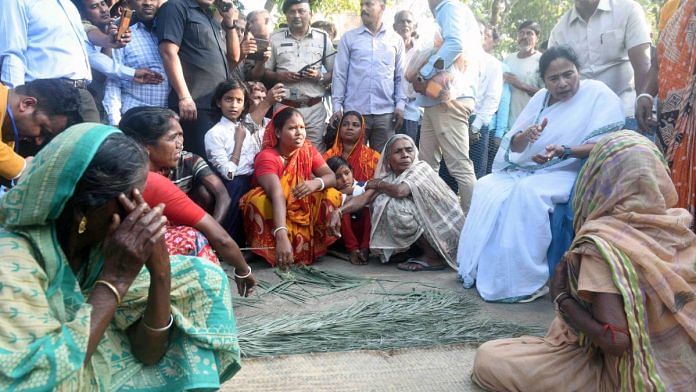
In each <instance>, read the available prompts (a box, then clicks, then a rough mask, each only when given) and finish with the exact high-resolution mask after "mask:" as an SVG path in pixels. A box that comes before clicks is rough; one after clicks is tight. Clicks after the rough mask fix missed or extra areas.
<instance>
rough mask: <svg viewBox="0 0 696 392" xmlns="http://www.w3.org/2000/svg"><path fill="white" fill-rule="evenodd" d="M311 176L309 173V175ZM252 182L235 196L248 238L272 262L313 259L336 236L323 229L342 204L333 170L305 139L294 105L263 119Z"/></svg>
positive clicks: (318, 255)
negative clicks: (268, 119)
mask: <svg viewBox="0 0 696 392" xmlns="http://www.w3.org/2000/svg"><path fill="white" fill-rule="evenodd" d="M312 176H314V178H312ZM254 180H255V181H256V182H257V183H258V185H259V186H257V187H255V188H253V189H252V190H251V191H249V192H248V193H247V194H245V195H244V196H243V197H242V199H241V200H240V202H239V204H240V208H241V209H242V213H243V218H242V219H243V222H242V224H243V227H244V232H245V234H246V236H247V243H248V244H249V245H250V246H251V248H252V250H253V251H254V253H256V254H258V255H259V256H261V257H263V258H264V259H266V260H267V261H268V262H269V263H270V264H271V265H272V266H276V265H278V266H281V267H285V266H288V265H290V264H294V263H301V264H305V265H309V264H312V263H313V262H314V261H315V260H316V259H317V258H319V257H321V256H323V255H324V254H325V253H326V251H327V249H328V247H329V245H331V244H332V243H333V242H335V241H336V237H334V236H331V235H330V234H329V232H328V230H326V225H327V223H328V217H329V215H330V214H331V212H333V210H335V209H337V208H339V207H340V206H341V193H340V192H339V191H337V190H336V189H334V188H333V186H334V185H335V183H336V177H335V175H334V173H333V172H332V171H331V169H329V167H328V166H327V165H326V162H325V161H324V159H323V158H322V157H321V155H320V154H319V152H318V151H317V150H316V149H315V148H314V147H313V146H312V145H311V143H310V142H309V141H308V140H307V139H306V131H305V126H304V120H303V118H302V115H301V114H300V112H299V111H297V110H295V109H292V108H283V109H281V110H279V111H278V112H277V113H276V114H275V115H274V116H273V120H272V121H271V122H270V123H269V124H268V127H267V129H266V132H265V134H264V140H263V147H262V150H261V152H260V153H259V154H258V155H257V156H256V159H255V161H254Z"/></svg>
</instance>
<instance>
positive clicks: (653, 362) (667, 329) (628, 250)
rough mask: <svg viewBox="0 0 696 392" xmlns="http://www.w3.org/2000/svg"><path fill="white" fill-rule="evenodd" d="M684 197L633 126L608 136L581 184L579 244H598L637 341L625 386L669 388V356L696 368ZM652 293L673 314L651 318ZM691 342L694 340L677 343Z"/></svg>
mask: <svg viewBox="0 0 696 392" xmlns="http://www.w3.org/2000/svg"><path fill="white" fill-rule="evenodd" d="M676 203H677V193H676V191H675V188H674V185H673V184H672V181H671V180H670V177H669V170H668V168H667V164H666V162H665V160H664V158H663V157H662V154H661V153H660V151H659V150H658V149H657V147H656V146H655V144H654V143H652V142H650V141H649V140H647V139H646V138H644V137H643V136H640V135H639V134H637V133H635V132H631V131H620V132H616V133H614V134H611V135H609V136H606V137H604V138H603V139H601V140H600V141H599V142H598V143H597V144H596V146H595V147H594V149H593V150H592V153H591V154H590V156H589V158H588V161H587V163H586V164H585V166H584V167H583V169H582V171H581V172H580V174H579V176H578V180H577V183H576V194H575V198H574V199H573V207H574V209H575V223H574V225H575V230H576V232H577V234H576V238H575V240H574V242H573V246H572V248H573V249H574V248H578V247H580V245H582V244H590V245H593V246H594V247H596V249H597V250H598V251H599V255H601V259H602V260H603V261H605V262H606V263H607V264H608V265H609V267H610V269H611V272H612V279H613V281H614V284H615V285H616V287H617V289H618V290H619V292H620V293H621V296H622V297H623V303H624V311H625V313H626V318H627V320H628V331H629V334H630V337H631V345H632V347H631V353H630V354H629V355H625V356H624V357H622V359H621V365H620V369H619V370H620V374H621V378H622V384H621V385H622V386H624V389H631V388H630V387H629V386H633V387H634V389H658V390H659V389H664V385H663V384H664V382H663V381H664V380H663V378H664V376H665V374H668V373H671V376H672V377H673V376H674V375H675V374H676V373H678V372H677V371H672V372H669V371H668V372H667V373H665V372H664V370H666V369H667V368H669V367H670V366H672V367H673V365H670V364H669V363H667V362H661V361H663V360H665V361H667V360H669V359H673V358H680V359H679V361H680V362H684V363H685V364H684V366H687V367H688V366H691V368H692V369H693V367H694V364H695V363H696V355H695V354H694V351H693V348H690V347H693V346H694V341H696V270H695V269H694V268H695V267H696V265H694V258H695V257H696V235H694V234H693V233H692V232H691V231H690V230H689V225H690V223H691V220H692V217H691V215H690V214H689V213H688V212H687V211H686V210H684V209H681V208H673V207H674V206H675V205H676ZM573 275H574V273H573V272H571V279H570V280H571V288H572V291H575V292H576V291H577V287H576V286H577V282H574V279H573ZM644 296H648V298H650V299H651V300H653V301H656V303H661V305H662V306H663V308H664V313H669V314H670V316H672V317H669V318H667V317H660V318H659V319H658V320H654V319H647V317H646V309H645V306H646V305H645V304H646V301H645V300H644V298H643V297H644ZM667 336H669V338H666V337H667ZM670 341H671V343H670ZM683 341H687V342H688V341H690V343H691V344H686V345H685V344H681V343H680V344H677V345H676V346H677V348H675V345H674V342H683ZM682 346H683V347H682ZM689 346H690V347H689ZM680 381H681V382H682V383H683V382H684V380H680ZM672 382H673V383H674V382H675V381H674V380H672ZM676 383H677V384H679V381H676ZM646 385H649V386H647V387H646ZM641 386H642V388H641Z"/></svg>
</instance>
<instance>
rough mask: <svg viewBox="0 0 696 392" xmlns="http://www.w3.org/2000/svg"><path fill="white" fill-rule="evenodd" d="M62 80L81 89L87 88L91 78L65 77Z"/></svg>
mask: <svg viewBox="0 0 696 392" xmlns="http://www.w3.org/2000/svg"><path fill="white" fill-rule="evenodd" d="M61 80H62V81H64V82H65V83H67V84H69V85H71V86H73V87H75V88H81V89H85V88H87V85H88V84H89V80H87V79H65V78H63V79H61Z"/></svg>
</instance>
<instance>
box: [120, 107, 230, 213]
mask: <svg viewBox="0 0 696 392" xmlns="http://www.w3.org/2000/svg"><path fill="white" fill-rule="evenodd" d="M119 128H120V129H121V130H122V131H123V132H124V133H125V134H126V135H128V136H130V137H132V138H134V139H135V140H137V141H138V142H139V143H140V144H141V145H142V146H143V147H145V150H146V151H147V155H148V157H149V158H150V170H151V171H153V172H155V173H159V174H161V175H163V176H165V177H167V178H169V179H170V180H171V181H172V182H173V183H174V184H175V185H176V186H177V187H179V189H181V190H182V191H183V192H184V193H186V194H187V195H188V196H189V197H190V198H191V199H193V200H195V201H196V203H197V204H198V205H200V206H201V207H202V208H203V209H205V210H206V211H208V212H209V213H210V214H211V215H212V216H213V218H215V220H216V221H218V222H220V223H222V221H223V219H225V217H226V216H227V211H228V209H229V207H230V197H229V195H228V194H227V190H226V189H225V185H224V184H223V183H222V181H220V179H219V178H218V177H217V175H215V173H214V172H213V170H212V169H211V168H210V167H209V166H208V164H207V163H206V162H205V159H203V158H201V157H199V156H198V155H196V154H193V153H190V152H187V151H183V147H184V131H183V130H182V129H181V125H180V124H179V116H177V115H176V113H174V112H173V111H171V110H169V109H165V108H158V107H149V106H141V107H136V108H132V109H130V110H128V111H127V112H126V113H125V114H124V115H123V117H122V118H121V122H120V123H119Z"/></svg>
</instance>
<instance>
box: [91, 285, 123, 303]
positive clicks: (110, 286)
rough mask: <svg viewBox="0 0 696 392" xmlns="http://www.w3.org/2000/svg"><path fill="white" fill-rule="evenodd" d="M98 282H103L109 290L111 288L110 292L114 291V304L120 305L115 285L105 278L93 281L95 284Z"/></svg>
mask: <svg viewBox="0 0 696 392" xmlns="http://www.w3.org/2000/svg"><path fill="white" fill-rule="evenodd" d="M98 284H103V285H104V286H106V287H108V288H109V290H111V292H112V293H114V297H116V306H119V305H121V294H120V293H119V292H118V289H117V288H116V286H114V285H113V284H111V283H109V282H107V281H106V280H98V281H96V282H94V285H95V286H96V285H98Z"/></svg>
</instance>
